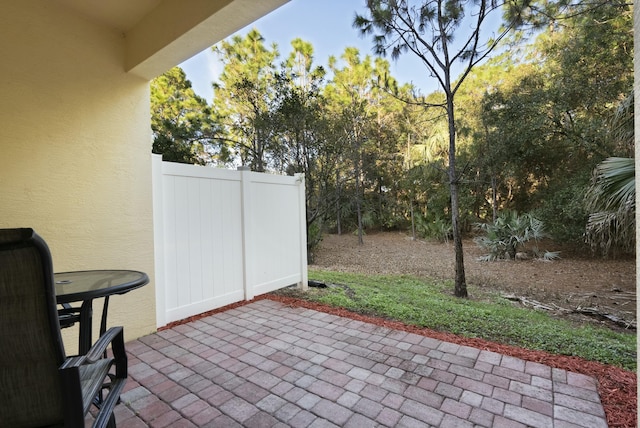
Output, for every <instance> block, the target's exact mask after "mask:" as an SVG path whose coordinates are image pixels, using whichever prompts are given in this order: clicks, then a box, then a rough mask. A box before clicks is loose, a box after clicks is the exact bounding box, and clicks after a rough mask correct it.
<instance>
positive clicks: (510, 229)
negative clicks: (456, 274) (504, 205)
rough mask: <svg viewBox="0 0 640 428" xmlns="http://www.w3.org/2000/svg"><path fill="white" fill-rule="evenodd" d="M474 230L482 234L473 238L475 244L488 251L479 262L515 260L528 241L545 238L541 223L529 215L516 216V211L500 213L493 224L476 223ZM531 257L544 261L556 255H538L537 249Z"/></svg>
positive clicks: (551, 253)
mask: <svg viewBox="0 0 640 428" xmlns="http://www.w3.org/2000/svg"><path fill="white" fill-rule="evenodd" d="M476 228H477V229H478V230H480V231H481V232H483V233H484V235H483V236H479V237H477V238H475V242H476V244H478V245H479V246H480V247H482V248H484V249H486V250H488V251H489V254H487V255H485V256H482V257H481V258H480V259H481V260H496V259H515V258H516V254H518V253H521V252H523V250H524V246H525V244H526V243H527V242H528V241H530V240H532V239H533V240H534V241H538V240H540V239H542V238H545V237H547V234H546V232H545V230H544V223H543V222H542V221H540V220H538V219H536V218H535V217H533V216H532V215H531V214H523V215H518V213H517V212H516V211H505V212H502V213H501V214H500V215H499V216H498V218H497V219H496V221H495V222H494V223H477V224H476ZM532 255H533V256H535V257H542V258H544V259H545V260H552V259H556V258H558V253H555V252H549V251H547V252H545V253H540V251H538V249H537V248H534V249H533V254H532Z"/></svg>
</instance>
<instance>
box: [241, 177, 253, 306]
mask: <svg viewBox="0 0 640 428" xmlns="http://www.w3.org/2000/svg"><path fill="white" fill-rule="evenodd" d="M238 172H239V173H240V188H241V196H240V201H241V207H240V212H241V213H242V214H241V222H240V223H241V228H242V287H243V288H244V299H245V300H252V299H253V297H254V292H253V284H251V282H250V279H251V275H250V270H251V268H252V265H251V260H250V254H251V251H250V247H249V246H250V245H251V243H250V240H251V235H252V233H251V232H252V231H251V224H250V223H251V222H250V218H251V216H250V215H249V213H250V212H251V209H252V207H251V199H252V198H251V170H250V169H249V167H247V166H240V167H238Z"/></svg>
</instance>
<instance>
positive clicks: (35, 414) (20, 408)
mask: <svg viewBox="0 0 640 428" xmlns="http://www.w3.org/2000/svg"><path fill="white" fill-rule="evenodd" d="M110 344H111V349H112V354H113V357H106V355H107V353H105V351H106V349H107V347H108V346H109V345H110ZM126 378H127V356H126V353H125V349H124V338H123V332H122V327H113V328H110V329H109V330H107V331H106V332H105V334H104V335H102V336H101V337H100V338H99V339H98V341H97V342H96V343H95V344H94V345H93V346H92V347H91V350H90V351H89V352H88V353H87V354H86V355H80V356H72V357H67V356H66V355H65V351H64V346H63V343H62V338H61V335H60V323H59V320H58V310H57V305H56V297H55V286H54V283H53V267H52V261H51V253H50V252H49V248H48V247H47V244H46V243H45V242H44V240H43V239H42V238H40V236H38V235H37V234H36V233H35V232H34V231H33V230H32V229H0V427H12V428H13V427H42V426H47V427H49V426H56V427H84V426H85V417H86V415H87V413H88V412H89V409H90V408H91V407H92V405H95V406H96V411H95V412H93V411H92V414H93V415H94V423H93V426H94V427H105V426H111V427H115V418H114V416H113V409H114V407H115V405H116V404H117V403H118V401H119V397H120V392H121V391H122V388H123V386H124V384H125V382H126ZM97 409H99V410H97Z"/></svg>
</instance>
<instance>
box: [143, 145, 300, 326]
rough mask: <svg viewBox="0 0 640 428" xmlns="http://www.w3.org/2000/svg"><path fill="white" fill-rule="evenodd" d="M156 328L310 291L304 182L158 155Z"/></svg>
mask: <svg viewBox="0 0 640 428" xmlns="http://www.w3.org/2000/svg"><path fill="white" fill-rule="evenodd" d="M153 215H154V235H155V264H156V269H155V270H156V271H155V280H156V318H157V324H158V327H161V326H164V325H166V324H168V323H170V322H172V321H177V320H180V319H184V318H187V317H190V316H192V315H197V314H200V313H203V312H206V311H209V310H212V309H216V308H219V307H222V306H225V305H228V304H231V303H235V302H238V301H241V300H251V299H252V298H253V297H254V296H257V295H260V294H263V293H268V292H270V291H273V290H276V289H278V288H282V287H286V286H289V285H293V284H298V285H299V286H301V287H303V288H306V286H307V238H306V224H305V222H306V217H305V189H304V176H303V175H301V174H299V175H296V176H295V177H288V176H278V175H271V174H262V173H256V172H250V171H231V170H222V169H217V168H210V167H202V166H194V165H185V164H177V163H171V162H163V161H162V156H160V155H153Z"/></svg>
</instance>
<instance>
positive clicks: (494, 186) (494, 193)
mask: <svg viewBox="0 0 640 428" xmlns="http://www.w3.org/2000/svg"><path fill="white" fill-rule="evenodd" d="M491 207H492V208H493V222H494V223H495V222H496V219H497V218H498V180H497V179H496V176H495V175H491Z"/></svg>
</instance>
